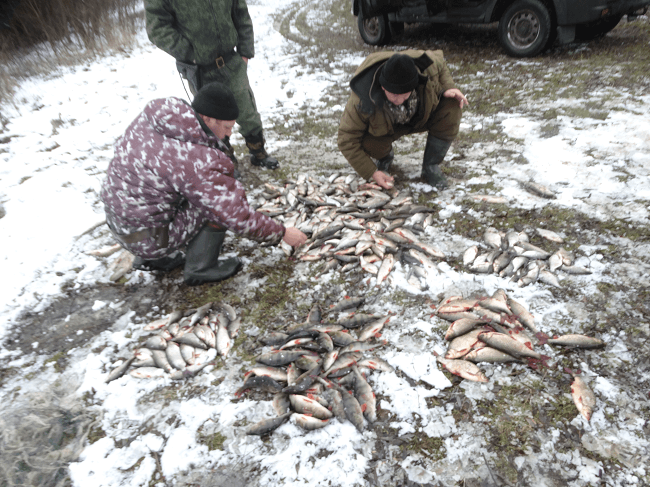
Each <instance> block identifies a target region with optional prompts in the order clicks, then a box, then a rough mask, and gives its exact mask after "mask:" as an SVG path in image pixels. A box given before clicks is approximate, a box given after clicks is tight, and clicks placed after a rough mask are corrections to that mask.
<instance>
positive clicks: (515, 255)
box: [463, 227, 591, 287]
mask: <svg viewBox="0 0 650 487" xmlns="http://www.w3.org/2000/svg"><path fill="white" fill-rule="evenodd" d="M535 231H536V232H537V233H538V234H539V235H540V236H541V237H542V238H544V239H546V240H549V241H551V242H554V243H560V244H561V243H563V242H564V240H563V239H562V237H560V236H559V235H558V234H557V233H555V232H553V231H551V230H546V229H543V228H537V229H536V230H535ZM483 241H484V243H485V245H486V246H487V249H485V250H482V249H481V248H479V246H478V245H473V246H471V247H470V248H468V249H467V250H466V251H465V252H464V253H463V265H465V266H468V268H469V270H471V271H473V272H476V273H480V274H489V273H492V272H493V273H495V274H498V275H499V276H500V277H509V278H510V281H511V282H516V283H517V285H519V287H523V286H527V285H529V284H532V283H534V282H536V281H540V282H543V283H545V284H548V285H550V286H555V287H560V282H559V280H558V278H557V276H556V275H555V272H556V271H558V270H561V271H563V272H566V273H567V274H591V271H590V270H589V269H587V268H586V267H582V266H578V265H573V263H574V257H573V255H571V253H570V252H568V251H566V250H565V249H564V248H562V247H560V249H559V250H557V251H555V252H553V253H551V252H547V251H546V250H544V249H542V248H540V247H537V246H536V245H533V244H531V243H530V242H529V238H528V234H527V233H526V232H517V231H515V230H510V231H508V232H500V231H498V230H497V229H496V228H494V227H488V228H487V229H486V230H485V232H484V234H483Z"/></svg>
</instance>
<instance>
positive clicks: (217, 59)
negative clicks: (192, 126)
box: [144, 0, 278, 169]
mask: <svg viewBox="0 0 650 487" xmlns="http://www.w3.org/2000/svg"><path fill="white" fill-rule="evenodd" d="M144 3H145V11H146V20H147V34H148V35H149V39H150V40H151V42H153V43H154V44H155V45H156V46H158V47H159V48H160V49H162V50H163V51H165V52H166V53H168V54H170V55H171V56H173V57H174V58H175V59H176V66H177V68H178V70H179V71H180V72H181V73H182V74H183V75H184V77H185V78H186V79H187V80H188V82H189V85H190V90H191V91H192V93H193V94H195V93H196V91H197V90H199V89H200V88H201V87H202V86H203V85H205V84H207V83H210V82H212V81H220V82H222V83H225V84H227V85H228V86H229V87H230V89H231V90H232V91H233V93H234V94H235V99H236V100H237V105H238V106H239V110H240V115H239V117H238V118H237V124H238V125H239V131H240V133H241V135H242V136H243V137H244V139H245V140H246V145H247V147H248V149H249V151H250V152H251V163H252V164H253V165H255V166H262V167H266V168H269V169H277V167H278V161H277V159H276V158H274V157H272V156H270V155H269V154H268V153H267V152H266V149H265V148H264V143H265V140H264V133H263V130H262V119H261V117H260V114H259V112H258V111H257V106H256V104H255V97H254V96H253V91H252V90H251V87H250V83H249V81H248V75H247V73H246V70H247V64H248V60H249V59H251V58H252V57H253V56H254V55H255V47H254V37H253V22H252V20H251V17H250V15H249V13H248V6H247V5H246V1H245V0H145V2H144ZM224 142H225V143H226V144H227V146H228V147H229V148H230V144H229V141H228V140H227V139H226V140H225V141H224Z"/></svg>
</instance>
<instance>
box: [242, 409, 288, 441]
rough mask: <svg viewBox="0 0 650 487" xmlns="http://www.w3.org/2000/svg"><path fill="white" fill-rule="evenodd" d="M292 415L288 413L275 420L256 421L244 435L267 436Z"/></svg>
mask: <svg viewBox="0 0 650 487" xmlns="http://www.w3.org/2000/svg"><path fill="white" fill-rule="evenodd" d="M292 414H293V412H292V411H288V412H286V413H284V414H282V415H280V416H278V417H276V418H269V419H263V420H261V421H258V422H257V423H255V424H254V425H252V426H250V427H249V428H248V429H247V430H246V434H247V435H257V436H263V435H266V434H269V433H271V432H272V431H274V430H276V429H277V428H279V427H280V426H281V425H283V424H284V423H285V421H286V420H287V419H289V418H290V417H291V415H292Z"/></svg>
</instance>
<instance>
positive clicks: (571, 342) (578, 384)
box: [435, 289, 605, 420]
mask: <svg viewBox="0 0 650 487" xmlns="http://www.w3.org/2000/svg"><path fill="white" fill-rule="evenodd" d="M435 314H436V315H437V316H438V317H440V318H443V319H445V320H447V321H450V322H451V324H450V325H449V328H448V329H447V332H446V334H445V340H447V341H448V342H449V344H448V348H447V352H446V353H445V355H444V356H441V355H439V354H436V359H437V361H438V362H439V363H440V364H442V366H443V367H445V369H447V370H448V371H449V372H451V373H452V374H455V375H458V376H460V377H462V378H464V379H467V380H471V381H476V382H487V381H488V378H487V377H486V376H485V374H484V373H483V371H482V370H481V369H480V368H479V367H478V366H477V365H476V363H479V362H490V363H507V362H519V363H527V364H528V365H529V366H531V367H532V368H537V367H538V366H540V365H541V366H546V367H548V364H547V360H548V359H549V357H548V356H546V355H543V354H541V353H540V352H539V351H537V350H536V347H541V346H543V345H545V344H549V345H555V346H561V347H571V348H582V349H595V348H602V347H604V346H605V343H604V342H603V341H602V340H600V339H598V338H593V337H589V336H585V335H579V334H568V335H562V336H553V337H549V336H548V335H546V334H545V333H542V332H540V331H539V329H538V328H537V327H536V325H535V318H534V316H533V315H532V314H531V313H530V312H529V311H528V310H527V309H526V308H525V307H524V306H523V305H522V304H520V303H519V302H517V301H515V300H514V299H512V298H511V297H509V296H508V295H507V294H506V292H505V291H504V290H503V289H498V290H497V291H496V292H495V293H494V294H493V295H492V296H482V297H476V298H462V297H459V296H455V297H450V298H447V299H445V300H443V302H442V303H440V304H439V305H438V306H437V307H435ZM571 394H572V397H573V400H574V402H575V404H576V407H577V408H578V410H579V411H580V413H581V414H582V415H583V416H584V417H585V418H586V419H587V420H589V419H590V418H591V413H592V411H593V408H594V406H595V396H594V393H593V392H592V391H591V389H590V388H589V386H588V385H587V383H586V382H585V381H584V380H583V379H582V378H581V377H580V376H577V375H574V382H573V384H572V385H571Z"/></svg>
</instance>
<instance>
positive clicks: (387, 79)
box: [379, 54, 419, 95]
mask: <svg viewBox="0 0 650 487" xmlns="http://www.w3.org/2000/svg"><path fill="white" fill-rule="evenodd" d="M418 81H419V73H418V68H416V67H415V62H414V61H413V59H412V58H411V57H409V56H407V55H406V54H393V55H392V56H391V57H389V58H388V61H386V62H385V63H384V65H383V66H382V68H381V73H379V83H380V84H381V86H383V87H384V89H385V90H386V91H389V92H391V93H393V94H395V95H402V94H404V93H408V92H409V91H413V90H414V89H415V88H416V87H417V85H418Z"/></svg>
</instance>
